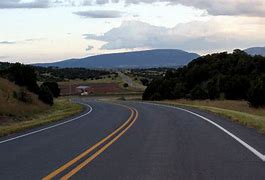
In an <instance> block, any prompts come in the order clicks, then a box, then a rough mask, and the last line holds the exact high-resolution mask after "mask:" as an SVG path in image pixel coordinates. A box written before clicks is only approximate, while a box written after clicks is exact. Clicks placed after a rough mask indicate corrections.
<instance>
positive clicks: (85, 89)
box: [76, 86, 91, 96]
mask: <svg viewBox="0 0 265 180" xmlns="http://www.w3.org/2000/svg"><path fill="white" fill-rule="evenodd" d="M76 90H77V92H78V93H79V94H80V95H82V96H85V95H88V94H89V93H90V92H91V88H90V86H77V87H76Z"/></svg>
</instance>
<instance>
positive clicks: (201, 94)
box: [190, 85, 208, 100]
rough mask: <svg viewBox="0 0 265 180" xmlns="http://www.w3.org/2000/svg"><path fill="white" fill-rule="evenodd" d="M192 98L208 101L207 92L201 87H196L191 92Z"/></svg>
mask: <svg viewBox="0 0 265 180" xmlns="http://www.w3.org/2000/svg"><path fill="white" fill-rule="evenodd" d="M190 98H191V99H192V100H195V99H208V94H207V92H206V91H205V90H204V89H203V88H202V87H201V86H199V85H197V86H195V87H194V88H193V89H192V90H191V92H190Z"/></svg>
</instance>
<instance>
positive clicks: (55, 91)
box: [42, 82, 61, 98]
mask: <svg viewBox="0 0 265 180" xmlns="http://www.w3.org/2000/svg"><path fill="white" fill-rule="evenodd" d="M42 85H43V86H47V87H48V88H49V90H50V91H51V93H52V95H53V97H56V98H57V97H59V95H60V92H61V90H60V88H59V86H58V84H57V83H56V82H44V83H43V84H42Z"/></svg>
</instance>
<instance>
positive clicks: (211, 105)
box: [160, 100, 265, 133]
mask: <svg viewBox="0 0 265 180" xmlns="http://www.w3.org/2000/svg"><path fill="white" fill-rule="evenodd" d="M160 103H161V102H160ZM162 103H165V104H169V105H174V106H182V107H193V108H198V109H201V110H206V111H209V112H213V113H216V114H218V115H221V116H224V117H227V118H229V119H231V120H232V121H234V122H237V123H240V124H242V125H245V126H247V127H251V128H255V129H257V130H258V131H259V132H261V133H265V108H259V109H255V108H251V107H249V106H248V103H247V102H246V101H228V100H225V101H210V100H206V101H190V100H175V101H163V102H162Z"/></svg>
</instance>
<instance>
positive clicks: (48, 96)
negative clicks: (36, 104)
mask: <svg viewBox="0 0 265 180" xmlns="http://www.w3.org/2000/svg"><path fill="white" fill-rule="evenodd" d="M39 99H40V100H41V101H42V102H44V103H46V104H49V105H53V96H52V92H51V91H50V89H49V88H48V87H47V86H45V85H41V87H40V91H39Z"/></svg>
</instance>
